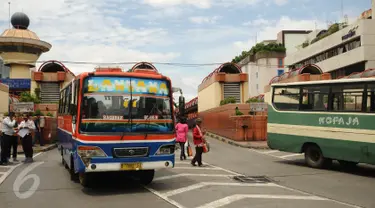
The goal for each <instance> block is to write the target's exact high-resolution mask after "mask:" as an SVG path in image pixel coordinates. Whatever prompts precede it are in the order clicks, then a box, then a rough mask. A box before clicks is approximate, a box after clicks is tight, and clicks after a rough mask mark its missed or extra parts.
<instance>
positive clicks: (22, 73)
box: [0, 12, 52, 93]
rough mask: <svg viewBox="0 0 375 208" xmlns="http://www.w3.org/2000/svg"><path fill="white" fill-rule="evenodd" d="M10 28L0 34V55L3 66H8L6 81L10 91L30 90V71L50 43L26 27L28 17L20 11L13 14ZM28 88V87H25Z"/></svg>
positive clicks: (48, 47) (49, 47)
mask: <svg viewBox="0 0 375 208" xmlns="http://www.w3.org/2000/svg"><path fill="white" fill-rule="evenodd" d="M11 23H12V25H13V28H12V29H7V30H5V31H4V32H3V34H1V36H0V56H1V58H2V59H3V62H4V64H5V66H8V67H10V69H9V70H10V71H9V79H7V80H5V81H4V79H2V82H8V83H7V84H8V85H9V87H10V89H9V91H10V93H11V91H12V90H15V91H18V92H19V91H30V87H31V71H30V68H33V67H35V63H36V61H37V60H38V58H39V57H40V55H41V54H42V53H45V52H48V51H49V50H50V49H51V47H52V46H51V44H49V43H47V42H45V41H42V40H40V39H39V37H38V36H37V35H36V34H35V33H34V32H32V31H30V30H29V29H28V27H29V24H30V19H29V17H28V16H27V15H26V14H24V13H21V12H17V13H15V14H13V16H12V18H11ZM27 88H28V89H27Z"/></svg>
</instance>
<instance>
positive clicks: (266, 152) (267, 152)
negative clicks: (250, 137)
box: [258, 150, 280, 154]
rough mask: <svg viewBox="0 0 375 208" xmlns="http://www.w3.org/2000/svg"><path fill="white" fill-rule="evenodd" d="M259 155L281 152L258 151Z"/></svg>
mask: <svg viewBox="0 0 375 208" xmlns="http://www.w3.org/2000/svg"><path fill="white" fill-rule="evenodd" d="M258 152H259V153H262V154H271V153H275V152H280V151H279V150H270V151H265V152H263V151H258Z"/></svg>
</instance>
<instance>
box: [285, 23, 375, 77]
mask: <svg viewBox="0 0 375 208" xmlns="http://www.w3.org/2000/svg"><path fill="white" fill-rule="evenodd" d="M357 26H358V28H357V29H356V30H355V31H356V33H355V35H354V36H353V37H351V38H348V39H346V40H344V41H343V40H342V36H344V35H346V34H348V32H349V30H351V29H353V28H355V27H357ZM359 36H360V37H361V47H359V48H355V49H352V50H350V51H348V52H346V53H342V54H339V55H337V56H334V57H331V58H329V59H326V60H324V61H321V62H317V63H315V64H316V65H318V66H319V67H320V68H321V69H322V70H323V72H329V71H333V70H336V69H339V68H342V67H345V66H348V65H352V64H355V63H359V62H362V61H368V62H369V64H366V68H373V67H375V64H374V63H375V56H374V55H375V51H374V49H375V19H361V20H358V21H356V22H355V23H353V24H352V25H349V26H348V27H346V28H344V29H342V30H339V31H337V32H336V33H334V34H332V35H330V36H327V37H325V38H323V39H321V40H319V41H317V42H315V43H313V44H310V45H309V46H307V47H305V48H303V49H301V50H298V51H297V52H295V53H293V54H290V55H289V54H288V56H287V57H286V58H285V63H286V64H295V63H298V62H301V61H303V60H305V59H308V58H311V57H313V56H315V55H317V54H319V53H321V52H324V51H326V50H329V49H331V48H334V47H335V46H338V45H340V44H343V43H345V42H348V41H350V40H352V39H354V38H356V37H359ZM310 41H311V40H310Z"/></svg>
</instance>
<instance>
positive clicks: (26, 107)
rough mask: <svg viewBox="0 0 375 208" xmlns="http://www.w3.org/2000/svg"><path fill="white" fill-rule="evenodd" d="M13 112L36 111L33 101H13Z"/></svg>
mask: <svg viewBox="0 0 375 208" xmlns="http://www.w3.org/2000/svg"><path fill="white" fill-rule="evenodd" d="M12 105H13V112H15V113H30V112H34V103H33V102H23V103H13V104H12Z"/></svg>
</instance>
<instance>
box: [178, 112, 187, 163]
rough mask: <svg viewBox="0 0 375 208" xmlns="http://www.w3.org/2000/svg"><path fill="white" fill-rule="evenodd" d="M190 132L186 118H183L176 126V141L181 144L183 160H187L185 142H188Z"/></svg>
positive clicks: (181, 157)
mask: <svg viewBox="0 0 375 208" xmlns="http://www.w3.org/2000/svg"><path fill="white" fill-rule="evenodd" d="M188 131H189V127H188V125H187V124H186V118H181V119H180V122H178V123H177V124H176V141H177V142H178V143H180V147H181V156H180V159H181V160H184V159H185V160H186V155H185V142H186V141H187V134H188Z"/></svg>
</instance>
